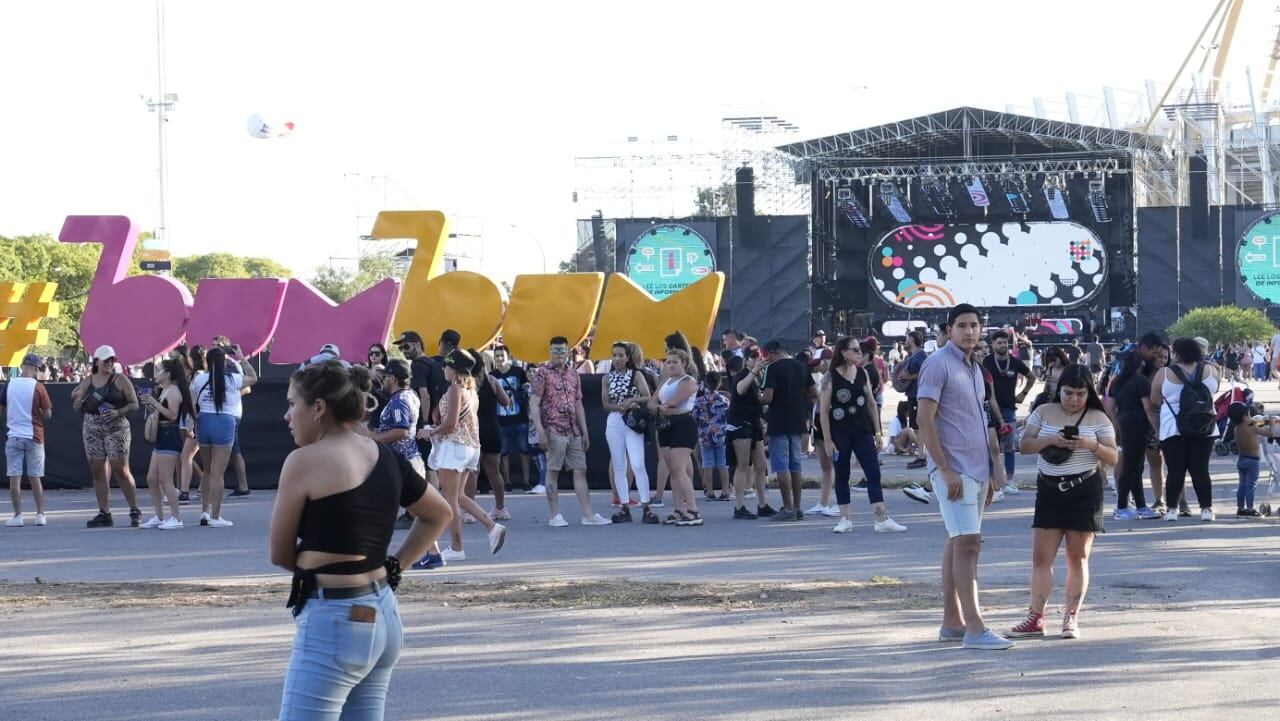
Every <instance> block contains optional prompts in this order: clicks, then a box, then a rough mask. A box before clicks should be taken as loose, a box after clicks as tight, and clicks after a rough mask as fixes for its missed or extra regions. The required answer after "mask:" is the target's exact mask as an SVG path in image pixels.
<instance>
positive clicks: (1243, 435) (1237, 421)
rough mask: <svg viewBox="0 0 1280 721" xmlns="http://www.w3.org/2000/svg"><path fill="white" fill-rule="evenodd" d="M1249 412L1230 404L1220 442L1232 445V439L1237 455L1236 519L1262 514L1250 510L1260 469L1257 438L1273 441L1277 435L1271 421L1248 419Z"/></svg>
mask: <svg viewBox="0 0 1280 721" xmlns="http://www.w3.org/2000/svg"><path fill="white" fill-rule="evenodd" d="M1248 413H1249V408H1248V406H1246V405H1245V404H1243V403H1232V404H1231V405H1230V406H1229V407H1228V408H1227V419H1228V421H1229V422H1230V423H1229V425H1228V427H1227V432H1226V434H1225V438H1224V439H1223V441H1224V442H1225V443H1231V440H1232V437H1233V436H1234V439H1235V445H1236V453H1237V454H1238V458H1237V459H1236V470H1237V471H1238V472H1239V474H1240V485H1239V486H1238V487H1237V488H1236V515H1237V516H1247V517H1257V516H1260V515H1261V514H1260V513H1258V511H1257V510H1256V509H1255V508H1254V507H1253V491H1254V487H1255V486H1256V485H1257V483H1258V471H1259V470H1260V468H1261V465H1262V444H1261V442H1260V441H1259V438H1262V437H1265V438H1275V437H1277V435H1280V433H1277V429H1276V426H1275V420H1276V419H1274V418H1262V417H1259V418H1250V417H1249V415H1248Z"/></svg>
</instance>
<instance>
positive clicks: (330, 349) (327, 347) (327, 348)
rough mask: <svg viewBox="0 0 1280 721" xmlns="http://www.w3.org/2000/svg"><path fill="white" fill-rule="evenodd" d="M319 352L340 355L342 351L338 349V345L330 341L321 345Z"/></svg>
mask: <svg viewBox="0 0 1280 721" xmlns="http://www.w3.org/2000/svg"><path fill="white" fill-rule="evenodd" d="M320 352H321V353H322V354H323V353H328V354H329V355H333V356H341V355H342V353H340V352H339V351H338V346H336V345H334V344H332V343H325V344H324V345H323V346H321V348H320Z"/></svg>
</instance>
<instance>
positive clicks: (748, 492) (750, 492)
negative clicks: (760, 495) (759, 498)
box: [746, 488, 756, 498]
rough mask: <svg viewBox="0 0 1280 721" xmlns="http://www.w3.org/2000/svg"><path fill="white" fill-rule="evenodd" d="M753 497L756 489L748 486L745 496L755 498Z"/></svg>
mask: <svg viewBox="0 0 1280 721" xmlns="http://www.w3.org/2000/svg"><path fill="white" fill-rule="evenodd" d="M755 497H756V489H754V488H748V489H747V493H746V498H755Z"/></svg>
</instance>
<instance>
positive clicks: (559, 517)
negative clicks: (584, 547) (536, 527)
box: [547, 513, 569, 528]
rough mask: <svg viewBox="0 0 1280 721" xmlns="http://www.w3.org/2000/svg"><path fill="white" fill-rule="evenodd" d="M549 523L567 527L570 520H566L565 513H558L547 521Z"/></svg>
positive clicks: (549, 524) (557, 526) (556, 526)
mask: <svg viewBox="0 0 1280 721" xmlns="http://www.w3.org/2000/svg"><path fill="white" fill-rule="evenodd" d="M547 525H548V526H551V527H552V528H567V527H568V526H569V522H568V521H566V520H564V514H562V513H557V514H556V515H554V516H552V517H551V520H550V521H547Z"/></svg>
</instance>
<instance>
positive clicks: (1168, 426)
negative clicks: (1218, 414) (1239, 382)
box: [1151, 338, 1222, 521]
mask: <svg viewBox="0 0 1280 721" xmlns="http://www.w3.org/2000/svg"><path fill="white" fill-rule="evenodd" d="M1221 378H1222V376H1221V375H1220V371H1219V370H1218V368H1217V366H1213V365H1210V364H1207V363H1205V362H1204V351H1203V350H1201V348H1200V344H1199V343H1197V342H1196V341H1195V340H1194V339H1192V338H1179V339H1177V340H1175V341H1174V342H1173V363H1171V364H1170V365H1169V366H1168V367H1166V368H1161V369H1160V370H1159V371H1158V372H1157V373H1156V374H1155V375H1154V376H1152V378H1151V408H1152V413H1153V415H1154V414H1156V413H1158V414H1159V416H1160V417H1159V419H1158V420H1157V419H1156V418H1152V419H1151V425H1152V427H1155V428H1159V429H1160V451H1161V453H1162V454H1163V455H1164V464H1165V478H1164V499H1165V506H1166V508H1167V509H1168V510H1166V511H1165V514H1164V520H1166V521H1176V520H1178V511H1177V508H1178V499H1179V498H1180V497H1181V496H1182V492H1183V488H1184V486H1185V485H1186V481H1187V474H1188V473H1190V474H1191V485H1192V487H1193V488H1195V491H1196V500H1197V501H1198V502H1199V503H1200V520H1202V521H1212V520H1213V518H1214V516H1213V483H1212V480H1211V479H1210V477H1209V457H1210V456H1211V455H1213V439H1214V438H1217V437H1218V426H1217V424H1216V423H1207V424H1206V425H1205V428H1204V430H1205V433H1203V434H1200V433H1197V434H1194V435H1188V434H1186V433H1184V432H1183V431H1182V430H1180V429H1179V428H1178V425H1179V424H1178V412H1179V410H1180V409H1181V406H1182V391H1183V385H1184V384H1186V383H1188V382H1191V383H1194V382H1197V379H1199V382H1200V383H1202V384H1203V385H1204V387H1205V389H1206V390H1207V391H1208V394H1209V400H1210V403H1212V400H1213V396H1214V395H1215V394H1216V393H1217V392H1218V386H1219V385H1221V382H1222V381H1221ZM1157 409H1158V410H1157Z"/></svg>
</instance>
